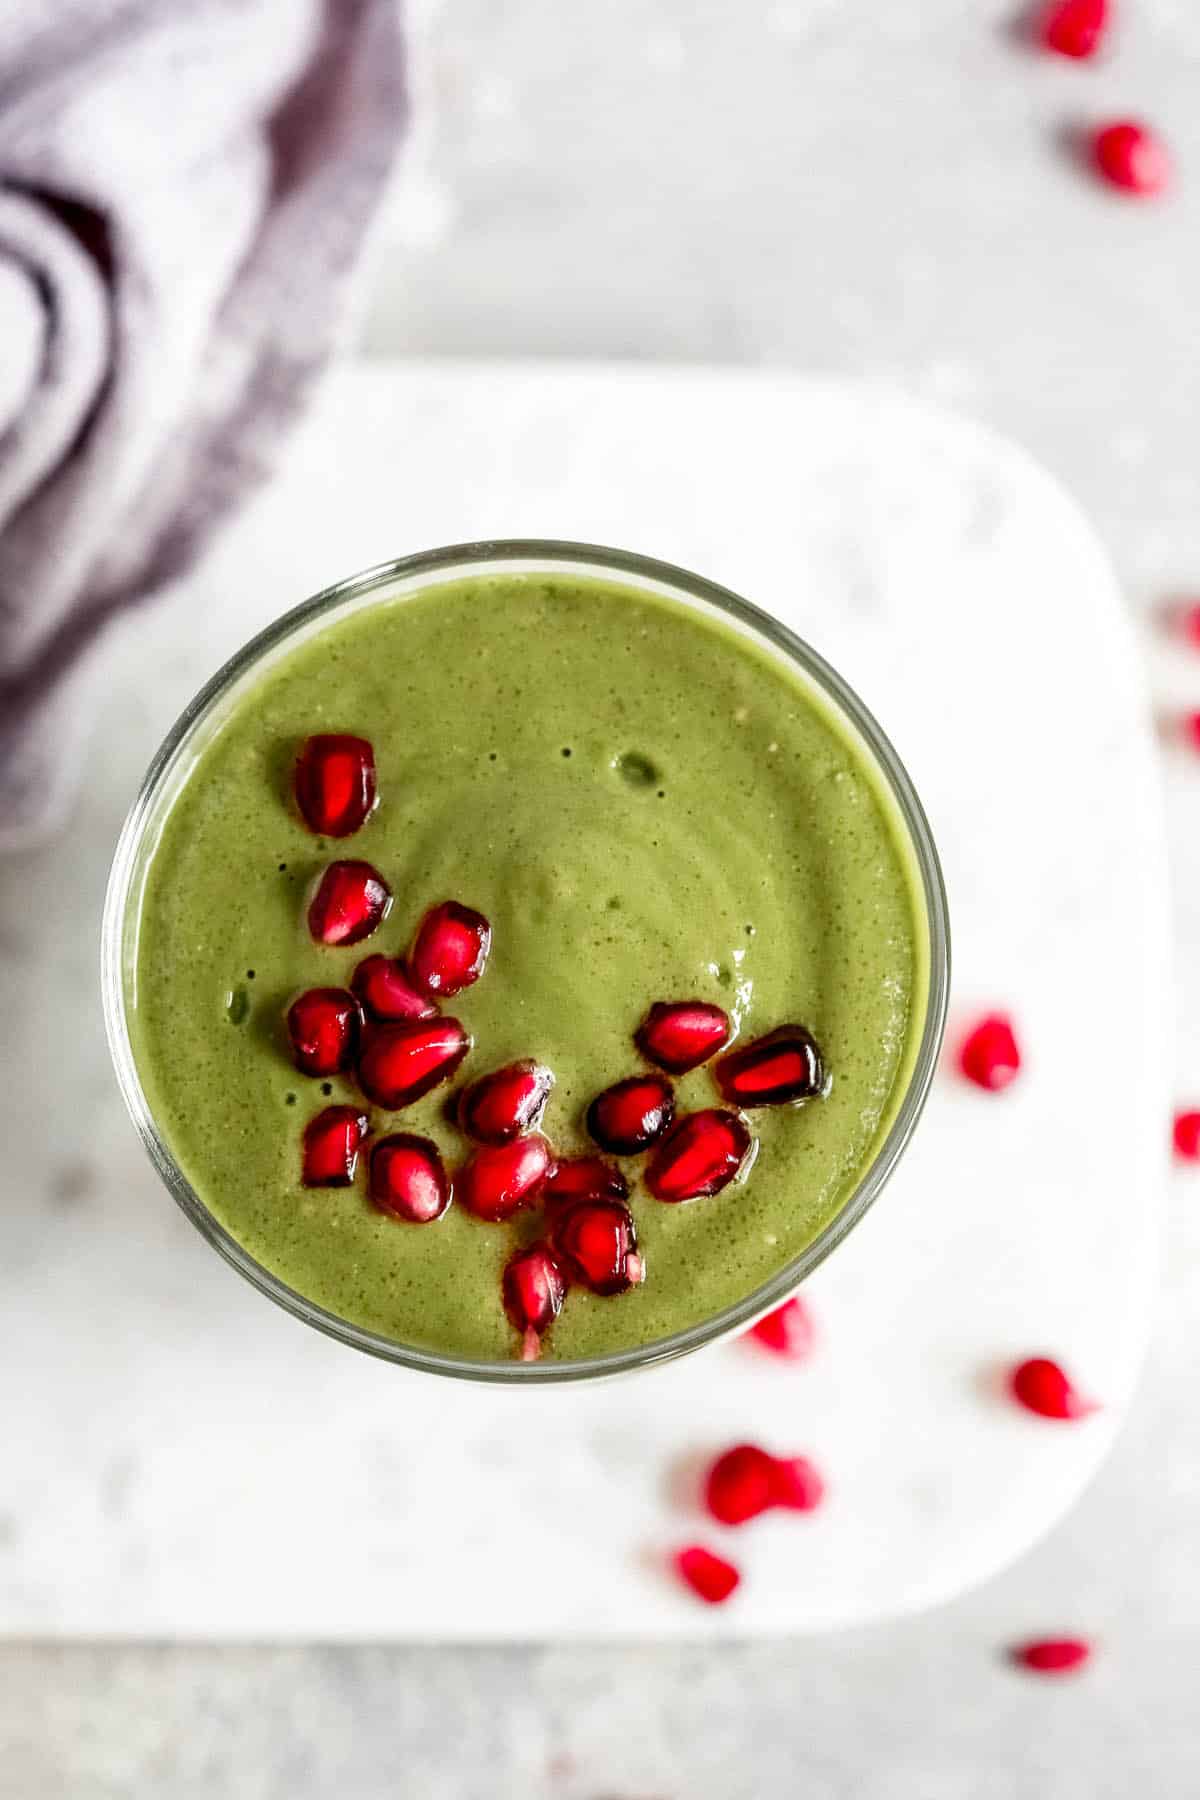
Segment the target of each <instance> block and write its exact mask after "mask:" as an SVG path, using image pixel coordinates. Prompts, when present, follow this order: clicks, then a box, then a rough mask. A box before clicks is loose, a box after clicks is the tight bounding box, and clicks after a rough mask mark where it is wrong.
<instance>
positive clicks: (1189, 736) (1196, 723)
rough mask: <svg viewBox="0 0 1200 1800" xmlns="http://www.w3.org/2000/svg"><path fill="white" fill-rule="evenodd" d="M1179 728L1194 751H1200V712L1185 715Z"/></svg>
mask: <svg viewBox="0 0 1200 1800" xmlns="http://www.w3.org/2000/svg"><path fill="white" fill-rule="evenodd" d="M1179 728H1180V730H1181V732H1182V733H1183V736H1184V738H1185V739H1186V740H1187V742H1188V744H1190V746H1191V748H1192V749H1193V750H1200V712H1187V713H1184V714H1183V716H1182V718H1181V719H1180V721H1179Z"/></svg>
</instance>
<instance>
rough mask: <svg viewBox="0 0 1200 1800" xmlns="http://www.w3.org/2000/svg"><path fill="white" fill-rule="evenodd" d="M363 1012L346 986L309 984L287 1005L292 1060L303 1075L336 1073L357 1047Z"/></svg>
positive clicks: (347, 1065)
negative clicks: (316, 985)
mask: <svg viewBox="0 0 1200 1800" xmlns="http://www.w3.org/2000/svg"><path fill="white" fill-rule="evenodd" d="M361 1024H362V1013H361V1012H360V1010H359V1005H358V1001H357V1000H356V999H355V998H354V995H353V994H350V993H347V991H346V989H345V988H309V989H308V990H307V991H306V992H305V993H303V994H299V995H297V997H296V999H295V1000H293V1001H292V1004H291V1005H290V1006H289V1007H288V1011H287V1034H288V1042H289V1044H290V1045H291V1049H292V1061H293V1062H294V1063H295V1065H296V1067H297V1068H298V1069H301V1070H303V1072H304V1074H305V1075H336V1074H337V1073H338V1071H339V1070H340V1069H348V1068H349V1067H350V1065H351V1064H352V1063H353V1061H354V1057H355V1054H356V1052H357V1050H358V1034H359V1028H360V1026H361Z"/></svg>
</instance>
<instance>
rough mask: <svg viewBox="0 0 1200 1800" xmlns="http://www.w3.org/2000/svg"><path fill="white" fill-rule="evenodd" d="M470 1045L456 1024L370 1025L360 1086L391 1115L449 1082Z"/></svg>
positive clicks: (438, 1021)
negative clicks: (439, 1084)
mask: <svg viewBox="0 0 1200 1800" xmlns="http://www.w3.org/2000/svg"><path fill="white" fill-rule="evenodd" d="M470 1048H471V1039H470V1036H469V1035H468V1033H467V1032H466V1031H465V1030H464V1029H463V1027H462V1025H461V1024H460V1023H459V1021H458V1020H457V1019H414V1020H412V1021H410V1022H409V1023H407V1024H404V1025H370V1024H369V1025H368V1026H367V1027H366V1029H365V1031H364V1032H363V1040H362V1049H361V1050H360V1052H359V1057H358V1083H359V1086H360V1087H361V1088H362V1091H363V1093H364V1094H365V1095H366V1096H367V1099H368V1100H373V1101H374V1102H375V1104H376V1106H386V1107H387V1108H389V1110H391V1111H395V1110H396V1109H397V1108H398V1107H401V1106H408V1105H409V1103H410V1102H411V1101H413V1100H419V1099H420V1098H421V1095H422V1094H427V1093H428V1092H429V1090H430V1089H431V1088H435V1087H436V1086H437V1085H438V1083H439V1082H440V1081H448V1080H449V1078H450V1076H451V1075H453V1073H454V1071H455V1069H457V1067H458V1065H459V1063H461V1061H462V1059H463V1057H464V1056H465V1055H466V1054H467V1051H468V1050H469V1049H470Z"/></svg>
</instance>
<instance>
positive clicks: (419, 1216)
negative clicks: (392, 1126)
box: [367, 1131, 453, 1225]
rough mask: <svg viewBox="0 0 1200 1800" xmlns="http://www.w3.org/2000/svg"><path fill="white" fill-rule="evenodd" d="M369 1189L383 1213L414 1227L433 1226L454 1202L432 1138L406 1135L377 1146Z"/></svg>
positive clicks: (396, 1134) (384, 1139)
mask: <svg viewBox="0 0 1200 1800" xmlns="http://www.w3.org/2000/svg"><path fill="white" fill-rule="evenodd" d="M367 1189H368V1192H369V1193H370V1196H371V1199H372V1200H373V1201H374V1203H375V1205H376V1206H377V1207H378V1208H379V1210H380V1212H385V1213H390V1214H391V1216H392V1217H393V1218H394V1219H404V1220H405V1221H406V1222H407V1223H408V1224H410V1225H432V1224H433V1223H434V1221H435V1220H436V1219H440V1218H441V1217H442V1215H443V1214H444V1213H445V1212H446V1211H447V1209H448V1208H449V1205H450V1201H451V1199H452V1198H453V1189H452V1188H451V1185H450V1177H449V1176H448V1175H447V1173H446V1167H445V1164H444V1163H443V1161H442V1156H441V1152H440V1150H439V1149H438V1147H437V1145H436V1144H435V1143H434V1142H433V1140H432V1139H431V1138H427V1137H417V1136H415V1135H413V1134H411V1133H409V1132H403V1131H394V1132H392V1133H391V1134H390V1135H389V1136H388V1137H381V1138H380V1139H379V1140H378V1142H377V1143H376V1144H374V1145H373V1147H372V1149H371V1160H370V1164H369V1167H368V1173H367Z"/></svg>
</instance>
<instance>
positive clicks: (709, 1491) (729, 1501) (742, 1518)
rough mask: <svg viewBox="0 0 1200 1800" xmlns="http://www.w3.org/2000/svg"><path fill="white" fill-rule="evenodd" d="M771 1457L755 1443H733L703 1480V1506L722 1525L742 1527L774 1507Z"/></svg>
mask: <svg viewBox="0 0 1200 1800" xmlns="http://www.w3.org/2000/svg"><path fill="white" fill-rule="evenodd" d="M774 1461H775V1459H774V1457H772V1456H770V1455H768V1453H767V1451H765V1450H763V1449H760V1447H759V1446H758V1445H757V1444H735V1445H734V1447H733V1449H732V1450H726V1451H724V1452H723V1454H722V1455H720V1456H718V1457H717V1459H716V1461H715V1462H714V1463H713V1464H712V1466H711V1468H710V1469H709V1471H708V1474H707V1476H706V1477H705V1482H704V1504H705V1505H706V1506H707V1508H708V1510H709V1512H710V1513H711V1514H712V1516H713V1518H714V1519H719V1520H720V1522H721V1524H722V1525H744V1524H745V1523H746V1521H747V1520H748V1519H755V1518H757V1517H758V1515H759V1513H764V1512H766V1511H767V1508H768V1507H771V1506H774V1505H775V1504H776V1499H775V1492H774V1488H773V1485H772V1482H773V1472H774Z"/></svg>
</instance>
